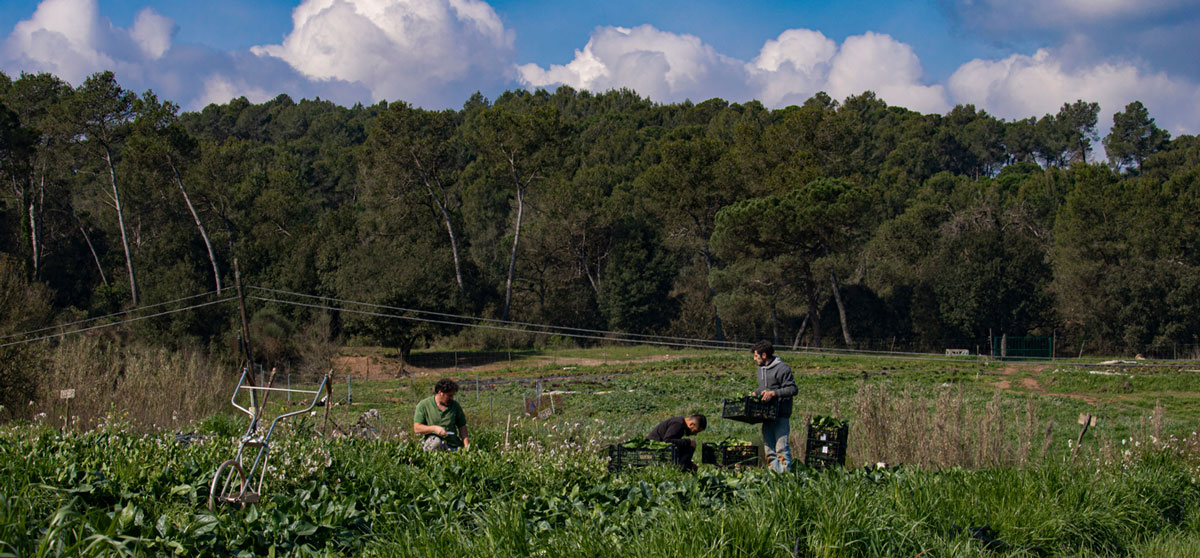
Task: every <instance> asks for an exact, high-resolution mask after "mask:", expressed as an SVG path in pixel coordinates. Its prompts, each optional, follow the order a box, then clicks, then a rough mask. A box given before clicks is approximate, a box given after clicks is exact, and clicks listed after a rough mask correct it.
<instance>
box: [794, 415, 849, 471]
mask: <svg viewBox="0 0 1200 558" xmlns="http://www.w3.org/2000/svg"><path fill="white" fill-rule="evenodd" d="M814 418H816V417H814ZM849 435H850V425H849V424H848V423H845V422H842V423H841V424H840V425H839V426H818V425H815V424H813V421H812V420H810V421H809V423H808V436H807V440H805V443H804V464H805V465H808V466H809V467H814V468H825V467H830V466H833V465H839V466H843V467H844V466H845V465H846V440H847V438H848V437H849Z"/></svg>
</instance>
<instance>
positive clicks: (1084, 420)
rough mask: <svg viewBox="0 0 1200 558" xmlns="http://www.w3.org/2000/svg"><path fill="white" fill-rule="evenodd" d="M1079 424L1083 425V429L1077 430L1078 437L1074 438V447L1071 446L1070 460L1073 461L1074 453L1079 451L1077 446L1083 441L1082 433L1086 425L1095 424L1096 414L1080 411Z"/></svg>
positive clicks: (1084, 431) (1085, 430)
mask: <svg viewBox="0 0 1200 558" xmlns="http://www.w3.org/2000/svg"><path fill="white" fill-rule="evenodd" d="M1079 424H1082V425H1083V429H1081V430H1080V431H1079V437H1078V438H1076V439H1075V447H1073V448H1071V462H1074V461H1075V454H1077V453H1078V452H1079V446H1080V444H1082V443H1083V435H1084V434H1086V433H1087V431H1088V427H1089V426H1095V425H1096V416H1095V415H1090V414H1086V413H1082V414H1080V415H1079Z"/></svg>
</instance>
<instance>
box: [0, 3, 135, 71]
mask: <svg viewBox="0 0 1200 558" xmlns="http://www.w3.org/2000/svg"><path fill="white" fill-rule="evenodd" d="M114 32H119V30H116V29H113V28H112V25H111V24H110V23H108V21H107V20H106V19H105V20H101V18H100V16H99V10H98V8H97V6H96V0H45V1H44V2H42V3H41V4H39V5H38V7H37V10H35V11H34V13H33V16H32V17H31V18H29V19H27V20H24V21H21V22H19V23H17V24H16V26H14V27H13V31H12V34H10V35H9V36H8V38H7V39H6V40H5V41H4V46H3V48H2V49H0V58H2V59H3V61H4V62H5V68H13V67H19V68H20V69H22V70H27V71H43V72H51V73H53V74H55V75H57V76H59V77H60V78H63V79H65V80H68V81H72V82H77V81H82V79H83V78H84V77H86V76H87V75H88V74H91V73H93V72H95V71H97V70H100V69H112V67H113V66H114V65H115V64H116V60H114V59H113V58H112V57H110V56H109V55H108V53H106V52H104V51H105V50H106V49H105V47H106V45H107V43H109V42H110V39H111V37H107V36H106V35H110V34H113V33H114Z"/></svg>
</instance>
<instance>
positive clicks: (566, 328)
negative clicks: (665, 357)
mask: <svg viewBox="0 0 1200 558" xmlns="http://www.w3.org/2000/svg"><path fill="white" fill-rule="evenodd" d="M246 289H254V290H260V291H267V292H272V293H278V294H285V295H289V296H297V297H302V298H314V299H318V300H323V301H332V302H337V303H339V304H356V305H359V306H367V307H370V308H381V309H384V310H393V311H397V312H412V313H414V314H428V315H430V316H438V317H442V318H450V319H459V320H471V321H478V322H490V323H498V324H505V325H519V326H526V327H536V328H543V329H554V330H562V331H578V332H582V333H594V334H601V335H619V336H622V337H635V338H644V339H666V340H674V341H683V342H689V343H691V342H697V341H703V342H706V343H710V344H716V345H728V347H726V348H729V349H744V348H749V347H750V345H751V343H741V342H736V341H717V340H707V339H694V338H689V337H671V336H669V335H650V334H644V333H623V332H616V331H607V330H600V329H586V328H580V327H570V326H554V325H548V324H535V323H529V322H517V321H511V320H498V319H495V318H482V317H478V316H465V315H462V314H449V313H445V312H434V311H431V310H417V309H415V308H404V307H400V306H388V305H385V304H372V303H369V302H359V301H355V300H345V299H338V298H332V297H327V296H316V295H310V294H303V293H294V292H290V291H284V290H279V289H269V288H266V287H246ZM333 309H334V310H337V309H338V308H333ZM456 325H459V324H456ZM461 325H469V324H461Z"/></svg>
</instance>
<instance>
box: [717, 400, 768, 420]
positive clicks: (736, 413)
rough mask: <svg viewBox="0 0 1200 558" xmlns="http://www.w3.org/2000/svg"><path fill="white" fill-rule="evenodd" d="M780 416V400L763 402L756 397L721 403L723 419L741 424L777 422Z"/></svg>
mask: <svg viewBox="0 0 1200 558" xmlns="http://www.w3.org/2000/svg"><path fill="white" fill-rule="evenodd" d="M778 414H779V400H778V399H772V400H770V401H763V400H762V399H761V398H760V397H758V396H756V395H747V396H745V397H742V398H741V399H726V400H724V401H722V402H721V418H727V419H730V420H736V421H740V422H748V423H751V424H753V423H759V422H766V421H769V420H775V417H776V416H778Z"/></svg>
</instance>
